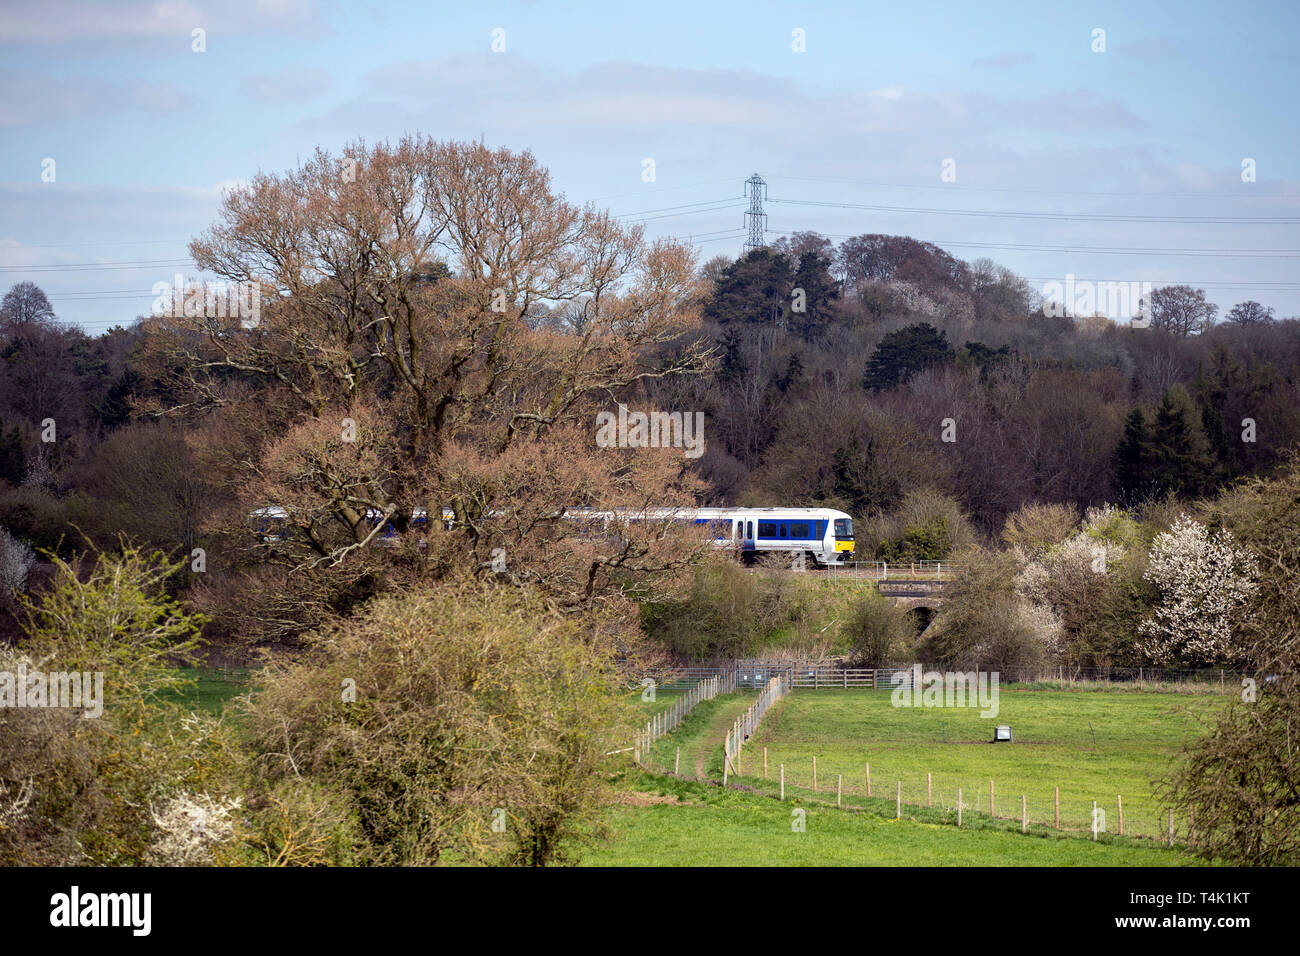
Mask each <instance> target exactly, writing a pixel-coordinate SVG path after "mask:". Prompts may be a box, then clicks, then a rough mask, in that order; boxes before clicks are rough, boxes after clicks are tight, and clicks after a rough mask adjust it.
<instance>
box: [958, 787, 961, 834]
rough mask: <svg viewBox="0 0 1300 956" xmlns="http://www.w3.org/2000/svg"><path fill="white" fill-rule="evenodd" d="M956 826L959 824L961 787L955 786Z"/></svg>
mask: <svg viewBox="0 0 1300 956" xmlns="http://www.w3.org/2000/svg"><path fill="white" fill-rule="evenodd" d="M957 826H961V787H958V788H957Z"/></svg>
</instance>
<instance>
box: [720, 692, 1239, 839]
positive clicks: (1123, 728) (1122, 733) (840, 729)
mask: <svg viewBox="0 0 1300 956" xmlns="http://www.w3.org/2000/svg"><path fill="white" fill-rule="evenodd" d="M1223 701H1224V698H1223V697H1220V696H1208V695H1199V696H1196V695H1184V694H1175V693H1138V692H1116V691H1050V690H1007V689H1002V691H1001V694H1000V698H999V712H998V714H997V716H996V718H995V719H986V718H983V717H981V716H980V714H979V711H978V710H976V709H974V708H935V707H930V708H906V707H894V706H892V705H891V699H890V695H889V693H887V692H883V691H876V692H872V691H852V690H850V691H839V690H823V691H799V692H795V693H793V694H791V695H790V696H789V697H787V698H786V699H785V701H783V702H782V703H781V704H780V705H779V706H778V707H776V708H774V709H773V710H772V711H771V712H770V713H769V714H768V716H767V717H766V718H765V720H764V721H763V724H762V725H761V726H760V727H759V729H758V732H757V733H756V734H755V736H754V739H752V740H750V741H749V742H748V744H747V745H746V747H745V751H744V753H743V756H742V764H741V770H742V771H743V772H744V774H746V775H747V776H757V777H760V778H761V775H762V760H763V748H764V747H766V748H767V760H768V777H769V779H770V780H771V779H775V778H776V777H777V776H778V775H779V766H780V764H785V774H786V785H787V788H795V789H808V790H811V787H812V785H813V770H812V763H813V757H816V758H817V785H818V788H819V789H820V790H822V791H831V792H833V791H834V789H835V787H836V785H837V779H836V778H837V776H839V775H842V777H843V787H844V794H845V797H846V799H849V798H851V797H852V798H856V797H857V796H865V793H866V769H867V767H866V765H867V764H868V763H869V764H870V767H871V782H872V795H873V796H874V797H877V798H881V797H883V798H887V799H888V801H889V802H893V800H894V799H895V796H896V788H897V785H898V784H899V783H900V782H901V784H902V790H903V800H904V802H906V803H910V804H918V805H925V804H926V803H927V800H930V801H932V805H933V806H934V807H936V808H949V809H952V808H955V807H956V803H957V791H958V788H959V787H960V788H961V791H962V802H963V805H964V807H965V808H966V812H967V813H969V812H971V811H975V812H977V813H982V814H986V815H987V814H988V813H989V784H990V781H992V782H993V810H994V812H995V813H996V815H997V816H998V817H1005V818H1014V819H1015V820H1016V821H1019V819H1020V815H1021V797H1022V795H1023V796H1024V797H1025V798H1026V800H1027V806H1028V817H1029V820H1030V822H1031V823H1032V822H1038V823H1043V824H1049V825H1050V824H1054V822H1055V805H1054V801H1055V792H1054V789H1055V788H1058V787H1059V788H1060V822H1061V826H1062V828H1065V829H1077V830H1089V829H1090V827H1091V820H1092V802H1093V801H1094V800H1095V801H1097V805H1098V807H1099V808H1100V809H1101V810H1103V811H1104V812H1105V814H1106V829H1107V830H1108V831H1117V830H1118V827H1119V820H1118V816H1119V814H1118V810H1119V806H1118V798H1119V797H1122V798H1123V808H1124V832H1125V833H1126V834H1145V835H1150V836H1160V835H1163V834H1165V833H1166V832H1167V830H1168V816H1167V811H1165V810H1164V809H1163V808H1162V807H1161V804H1160V801H1159V799H1158V798H1157V797H1156V796H1155V794H1154V787H1153V784H1154V782H1155V780H1156V779H1157V778H1158V777H1159V776H1160V775H1161V774H1162V773H1163V772H1164V771H1165V770H1166V769H1167V767H1168V766H1169V763H1170V761H1171V760H1172V759H1173V757H1174V756H1175V755H1176V754H1177V753H1178V752H1179V751H1180V750H1181V748H1182V745H1183V743H1184V741H1185V740H1187V739H1188V738H1189V737H1191V736H1194V735H1195V734H1197V733H1198V732H1199V722H1198V718H1203V717H1205V716H1207V715H1209V714H1211V713H1213V711H1214V710H1215V709H1216V708H1217V707H1219V706H1221V705H1222V703H1223ZM995 724H1009V725H1010V726H1011V727H1012V729H1013V733H1014V740H1013V742H1012V743H1009V744H1008V743H999V744H994V743H992V742H991V741H992V737H993V726H994V725H995ZM927 774H929V775H930V793H929V796H928V797H927V789H926V787H927V781H926V775H927ZM1175 824H1176V827H1181V826H1182V824H1183V821H1181V820H1176V821H1175Z"/></svg>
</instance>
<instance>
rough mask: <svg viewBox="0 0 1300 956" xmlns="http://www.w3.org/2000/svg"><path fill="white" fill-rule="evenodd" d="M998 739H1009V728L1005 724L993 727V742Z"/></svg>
mask: <svg viewBox="0 0 1300 956" xmlns="http://www.w3.org/2000/svg"><path fill="white" fill-rule="evenodd" d="M1000 740H1005V741H1007V742H1008V743H1009V742H1010V741H1011V728H1010V727H1008V726H1006V725H1005V724H1004V725H1003V726H1001V727H995V728H994V729H993V742H994V743H997V742H998V741H1000Z"/></svg>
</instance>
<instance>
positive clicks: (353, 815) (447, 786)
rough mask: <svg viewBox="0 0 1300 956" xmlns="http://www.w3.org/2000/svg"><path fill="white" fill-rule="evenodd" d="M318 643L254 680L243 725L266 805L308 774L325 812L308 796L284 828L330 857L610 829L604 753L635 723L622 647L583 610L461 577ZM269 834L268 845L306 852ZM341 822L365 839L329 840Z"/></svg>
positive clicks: (337, 626)
mask: <svg viewBox="0 0 1300 956" xmlns="http://www.w3.org/2000/svg"><path fill="white" fill-rule="evenodd" d="M309 646H310V647H311V649H312V650H313V652H314V657H313V658H312V659H310V660H307V661H304V662H301V663H290V664H283V663H282V664H277V665H275V666H273V667H271V668H269V669H267V670H266V671H264V672H263V673H262V674H261V675H260V676H259V677H258V678H257V680H258V683H259V684H260V685H261V689H260V690H259V691H258V692H257V693H256V694H255V695H254V696H253V698H252V700H251V702H250V703H249V731H250V733H251V743H252V747H253V752H252V755H253V760H254V769H255V774H256V782H255V789H256V790H257V791H258V797H259V801H262V800H267V801H270V800H275V799H279V800H281V801H282V802H283V793H284V787H285V786H286V785H287V784H289V783H294V784H295V785H297V784H298V783H300V782H306V783H307V784H309V785H310V786H312V787H313V788H314V793H315V794H317V795H319V799H320V801H322V802H323V804H324V807H323V808H321V809H320V810H319V816H320V818H321V819H322V820H323V821H324V824H323V825H322V826H308V825H306V824H305V823H304V816H305V813H306V814H309V813H310V812H311V811H309V810H306V811H305V808H304V807H302V806H301V805H298V806H296V807H294V808H293V809H291V810H290V811H289V812H288V813H287V817H288V820H289V823H290V826H289V828H288V830H289V831H292V830H293V828H294V826H296V827H297V830H298V832H299V833H301V832H302V831H303V829H304V826H306V829H307V831H308V832H309V833H312V834H314V835H312V836H310V837H309V839H310V840H311V841H314V842H315V843H316V844H318V845H319V847H320V849H318V851H316V852H320V853H322V854H327V855H329V856H330V859H331V862H340V861H341V860H340V857H343V856H347V857H351V858H352V859H354V860H355V861H356V862H357V863H361V864H377V865H393V864H396V865H427V864H432V863H436V862H439V861H442V860H448V859H449V860H453V861H484V862H490V861H496V862H509V863H518V864H527V865H542V864H546V863H550V862H560V861H564V860H566V859H567V858H568V856H569V854H570V853H571V852H572V851H573V849H574V848H575V847H576V845H578V844H579V843H580V842H582V841H584V840H587V839H592V838H594V837H595V836H596V835H597V834H598V833H599V832H600V809H601V807H602V805H603V801H604V798H605V786H606V785H605V783H604V780H603V778H602V775H601V773H600V770H601V767H602V765H603V763H604V760H605V757H604V755H605V754H606V753H607V752H608V751H610V750H612V749H614V747H615V746H617V745H619V744H621V743H623V742H624V741H625V740H626V739H627V733H628V730H629V728H627V727H624V726H623V722H622V721H623V718H622V713H623V712H622V704H621V700H620V696H619V694H620V688H619V684H618V680H617V674H616V672H615V670H614V668H613V665H612V657H611V655H610V652H609V650H608V649H606V648H605V647H604V646H603V645H602V644H601V643H599V642H597V641H594V640H591V639H590V638H589V636H588V635H586V634H585V633H584V632H583V630H582V627H581V621H580V620H578V619H575V618H573V617H572V616H564V615H561V614H559V613H557V612H555V611H554V610H551V609H549V608H548V607H547V606H546V605H545V604H543V603H542V602H541V600H540V599H538V598H536V597H532V596H529V595H527V594H526V593H525V592H519V591H513V590H512V591H507V590H504V589H498V588H496V587H494V586H491V585H473V584H461V585H459V586H457V587H456V588H451V587H447V588H444V589H443V590H440V591H438V592H435V593H427V592H411V593H398V594H390V595H385V596H383V597H380V598H378V599H376V600H375V601H373V602H372V603H370V604H369V605H367V606H366V607H365V608H364V609H363V610H361V611H360V612H358V613H357V614H354V615H352V616H351V617H348V618H345V619H342V620H340V621H337V622H335V623H332V624H330V625H327V626H326V627H324V628H322V629H321V630H320V631H318V632H317V633H316V634H315V635H313V636H312V637H311V639H310V641H309ZM277 795H278V796H277ZM313 799H315V798H313ZM295 821H296V822H295ZM345 821H355V827H348V826H344V825H343V824H344V823H345ZM308 822H309V821H308ZM497 822H499V823H500V824H502V831H503V832H498V831H497V830H494V829H493V824H494V823H497ZM260 832H261V833H262V835H263V838H264V839H267V840H268V841H269V844H270V845H269V849H268V851H267V852H268V856H270V857H272V858H275V859H279V858H281V857H288V858H290V859H295V858H298V857H301V856H302V855H303V854H304V852H307V851H304V850H302V849H298V850H295V849H294V848H293V847H292V846H290V845H288V844H287V843H278V842H277V841H279V840H288V839H292V835H290V836H289V837H285V836H284V835H283V834H284V833H285V832H286V831H285V830H284V828H282V829H281V835H280V836H277V835H276V834H275V833H274V832H272V830H271V828H270V827H269V826H267V825H266V821H263V822H262V824H260ZM332 834H333V835H339V834H343V835H345V836H347V838H348V839H350V840H352V841H353V842H352V843H351V845H343V846H337V845H335V846H334V847H333V848H332V849H329V850H328V852H327V851H326V849H325V847H328V845H329V841H330V840H331V839H332V836H331V835H332ZM307 855H308V856H310V855H311V854H310V852H307Z"/></svg>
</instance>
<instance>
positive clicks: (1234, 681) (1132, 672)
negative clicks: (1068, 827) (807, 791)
mask: <svg viewBox="0 0 1300 956" xmlns="http://www.w3.org/2000/svg"><path fill="white" fill-rule="evenodd" d="M954 673H955V672H953V671H949V670H943V669H940V668H938V667H936V666H934V665H928V664H904V665H896V666H891V667H845V666H843V665H842V664H840V663H836V662H833V661H831V662H828V661H802V660H794V659H791V660H781V659H773V658H733V659H725V660H718V661H713V662H696V663H692V664H684V665H681V666H678V667H671V668H666V669H663V670H662V671H660V673H659V674H658V675H657V677H656V683H657V685H658V686H659V687H661V688H664V689H681V688H688V687H691V686H694V684H695V683H697V682H698V681H701V680H707V679H709V678H712V677H722V678H724V679H730V680H733V681H734V682H735V685H734V686H735V687H749V688H762V687H766V686H767V683H768V681H770V680H771V679H772V678H773V677H784V678H785V679H786V680H787V681H788V682H789V685H790V688H791V689H799V690H804V689H808V690H831V689H834V688H842V689H849V688H856V689H862V690H892V689H894V688H895V687H911V686H912V685H913V684H914V683H916V681H917V679H918V675H919V677H920V679H921V680H922V681H926V680H930V679H933V677H934V675H939V677H940V678H944V679H946V678H947V677H948V676H949V675H952V674H954ZM961 673H963V674H969V673H974V674H975V675H976V678H977V679H978V678H979V677H980V675H985V674H987V675H989V676H990V677H991V676H992V675H993V674H996V675H997V678H998V683H999V684H1000V685H1003V686H1005V685H1008V684H1024V685H1037V686H1047V687H1053V686H1055V687H1058V688H1060V689H1062V690H1068V689H1077V688H1079V687H1081V686H1084V685H1097V686H1099V687H1123V688H1126V689H1135V690H1165V689H1173V690H1178V689H1182V690H1186V689H1196V690H1204V691H1217V692H1225V693H1226V692H1229V691H1236V690H1239V689H1240V688H1241V687H1242V682H1243V680H1247V679H1252V680H1260V679H1262V678H1261V675H1259V674H1253V673H1250V672H1247V671H1241V670H1229V669H1226V668H1217V667H1216V668H1155V667H1127V666H1125V667H1080V666H1073V665H1068V664H1062V665H1052V666H1041V667H1009V668H1008V667H994V668H990V667H987V666H982V665H976V667H975V669H974V670H973V671H972V672H961Z"/></svg>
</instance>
